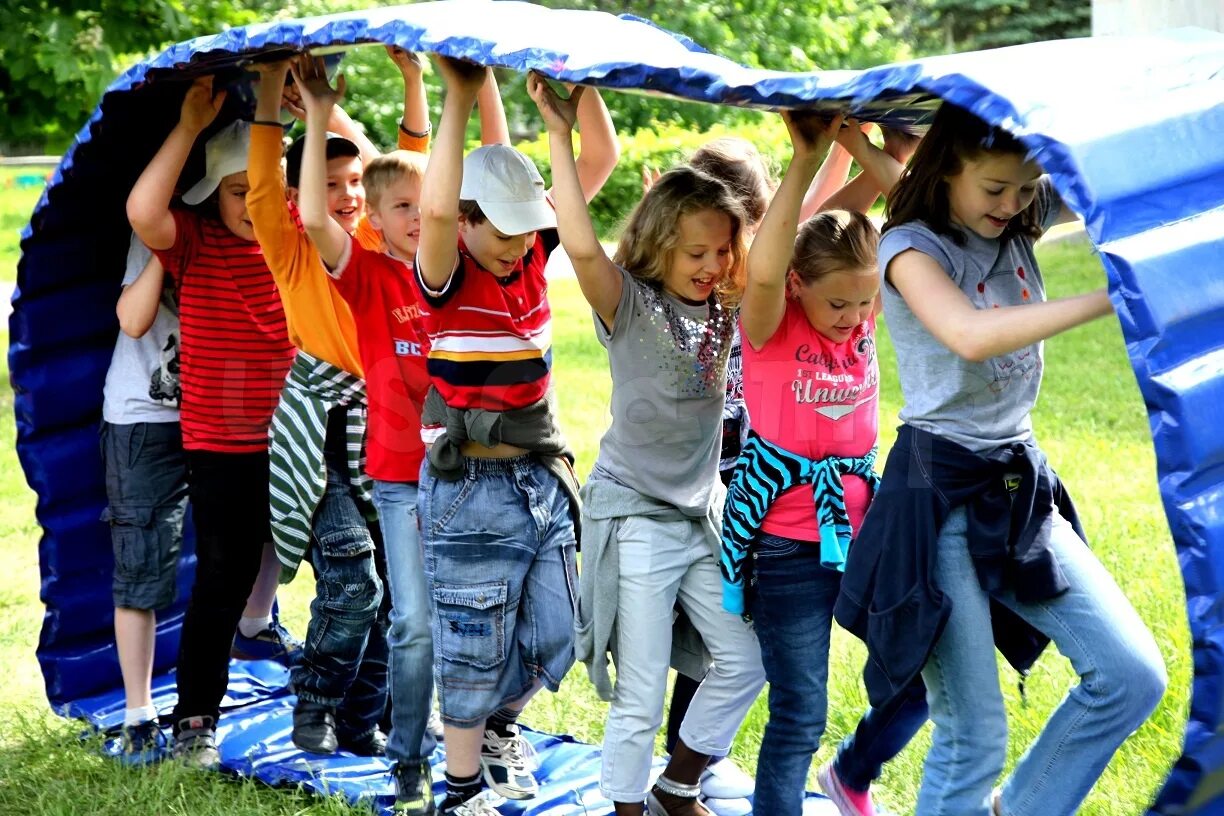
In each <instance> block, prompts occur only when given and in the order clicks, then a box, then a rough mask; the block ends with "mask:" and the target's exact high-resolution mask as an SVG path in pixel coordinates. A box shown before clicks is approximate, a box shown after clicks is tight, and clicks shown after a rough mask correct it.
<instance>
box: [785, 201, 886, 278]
mask: <svg viewBox="0 0 1224 816" xmlns="http://www.w3.org/2000/svg"><path fill="white" fill-rule="evenodd" d="M879 243H880V233H879V231H878V230H877V229H876V228H875V224H873V223H871V219H870V218H868V217H867V216H865V215H863V214H862V213H861V212H856V211H851V210H825V211H824V212H819V213H816V215H813V216H812V217H811V218H809V219H808V220H807V221H806V222H804V224H803V226H802V227H800V228H799V234H798V235H797V236H796V237H795V253H794V255H793V256H792V257H791V269H792V270H794V272H795V274H796V275H798V276H799V280H800V282H802V283H805V284H807V283H812V282H813V281H815V280H819V279H820V278H822V277H824V276H825V275H827V274H829V273H830V272H850V273H859V272H862V271H864V270H870V271H871V274H873V275H874V274H875V267H876V249H877V247H878V246H879Z"/></svg>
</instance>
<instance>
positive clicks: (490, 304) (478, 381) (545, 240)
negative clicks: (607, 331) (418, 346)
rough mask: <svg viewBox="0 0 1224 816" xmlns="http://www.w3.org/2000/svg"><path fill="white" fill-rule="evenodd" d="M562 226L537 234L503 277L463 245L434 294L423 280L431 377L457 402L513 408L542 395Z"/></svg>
mask: <svg viewBox="0 0 1224 816" xmlns="http://www.w3.org/2000/svg"><path fill="white" fill-rule="evenodd" d="M557 244H558V239H557V231H556V230H541V231H540V232H538V233H536V242H535V244H534V245H533V246H532V248H531V249H530V250H529V251H528V252H527V255H526V256H524V258H523V259H522V261H521V263H522V266H521V267H520V268H519V269H516V270H515V271H514V272H512V273H511V274H510V275H509V276H507V277H505V278H499V277H497V276H496V275H494V274H493V273H492V272H489V271H488V270H486V269H484V268H483V267H481V266H480V264H478V263H476V260H475V259H474V258H472V256H471V255H469V254H468V252H467V249H466V248H465V247H464V246H463V243H462V241H461V242H460V243H459V265H458V267H457V268H456V269H455V272H454V274H453V275H451V278H450V280H449V281H447V283H446V286H445V287H443V289H442V290H441V291H440V292H438V293H437V294H433V293H431V292H430V291H429V288H428V287H427V286H425V283H424V281H422V280H421V277H420V270H417V274H416V275H415V276H414V277H415V278H416V283H417V286H418V287H419V291H420V295H421V302H422V304H423V305H424V306H425V309H426V311H425V315H424V318H423V320H422V323H423V324H424V326H425V330H426V332H428V334H429V376H430V378H431V380H432V382H433V385H434V387H436V388H437V389H438V392H439V393H440V394H441V395H442V398H443V400H444V401H445V402H446V404H447V405H449V406H451V407H452V408H464V409H469V408H481V409H484V410H486V411H508V410H513V409H515V408H526V407H527V406H528V405H531V404H533V403H535V402H537V401H539V400H540V399H543V397H544V394H545V392H546V391H547V390H548V381H549V376H550V371H551V369H552V313H551V312H550V311H549V308H548V281H547V280H546V279H545V277H544V264H545V263H546V262H547V261H548V254H549V252H551V251H552V250H553V249H554V248H555V247H556V246H557Z"/></svg>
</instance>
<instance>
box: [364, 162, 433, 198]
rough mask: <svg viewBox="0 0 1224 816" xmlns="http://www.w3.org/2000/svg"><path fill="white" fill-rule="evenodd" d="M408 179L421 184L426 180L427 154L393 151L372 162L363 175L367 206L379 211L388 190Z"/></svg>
mask: <svg viewBox="0 0 1224 816" xmlns="http://www.w3.org/2000/svg"><path fill="white" fill-rule="evenodd" d="M404 177H408V178H410V179H416V180H417V182H418V183H419V182H420V181H421V180H422V179H424V178H425V154H424V153H416V152H413V151H411V150H392V151H391V152H390V153H384V154H382V155H381V156H379V157H378V158H376V159H373V160H371V161H370V163H369V164H367V165H366V167H365V172H364V173H362V174H361V183H362V184H363V185H364V186H365V193H366V204H367V205H368V206H369V208H370V209H372V210H375V209H378V204H379V202H380V201H381V200H382V197H383V195H384V194H385V193H386V192H387V188H388V187H390V186H391V185H392V184H394V183H395V182H397V181H399V180H400V179H402V178H404Z"/></svg>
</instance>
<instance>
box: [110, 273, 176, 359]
mask: <svg viewBox="0 0 1224 816" xmlns="http://www.w3.org/2000/svg"><path fill="white" fill-rule="evenodd" d="M165 278H166V268H165V267H164V266H162V263H161V261H159V260H157V256H156V255H154V256H152V257H150V258H149V262H148V263H146V264H145V265H144V269H142V270H141V271H140V274H139V275H138V276H137V277H136V280H134V281H132V282H131V283H129V284H128V285H127V286H125V287H123V292H122V293H120V295H119V302H118V303H117V304H115V315H116V316H118V318H119V328H120V329H121V330H122V331H123V333H124V334H126V335H127V336H128V337H134V338H136V339H140V338H141V337H144V336H145V333H146V332H148V331H149V329H150V327H152V325H153V321H154V320H156V319H157V307H158V306H160V305H161V294H162V287H163V286H164V285H165Z"/></svg>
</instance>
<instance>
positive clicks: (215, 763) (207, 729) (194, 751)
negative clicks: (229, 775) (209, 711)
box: [171, 717, 221, 771]
mask: <svg viewBox="0 0 1224 816" xmlns="http://www.w3.org/2000/svg"><path fill="white" fill-rule="evenodd" d="M171 755H172V756H173V757H174V758H175V759H177V760H180V761H181V762H183V763H185V764H186V765H187V766H189V767H192V768H198V769H199V770H203V771H215V770H218V769H220V767H221V754H220V752H219V751H217V726H216V721H215V720H214V719H213V718H212V717H184V718H183V719H181V720H179V724H178V734H176V735H175V737H174V748H173V750H172V752H171Z"/></svg>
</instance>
